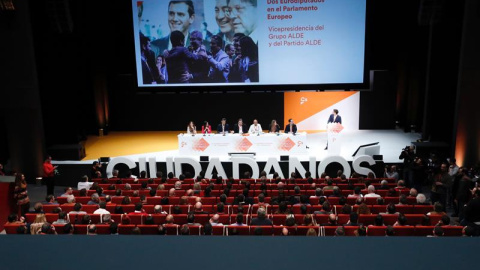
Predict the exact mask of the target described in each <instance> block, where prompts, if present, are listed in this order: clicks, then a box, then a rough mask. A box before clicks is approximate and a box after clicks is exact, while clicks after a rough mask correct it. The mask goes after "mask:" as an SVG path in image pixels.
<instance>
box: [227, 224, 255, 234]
mask: <svg viewBox="0 0 480 270" xmlns="http://www.w3.org/2000/svg"><path fill="white" fill-rule="evenodd" d="M226 233H227V235H249V234H250V227H249V226H226Z"/></svg>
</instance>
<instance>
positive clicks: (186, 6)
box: [151, 1, 195, 56]
mask: <svg viewBox="0 0 480 270" xmlns="http://www.w3.org/2000/svg"><path fill="white" fill-rule="evenodd" d="M194 20H195V9H194V7H193V2H192V1H170V3H169V4H168V26H169V27H170V32H173V31H180V32H182V33H183V35H184V36H185V40H184V44H185V47H187V48H188V46H190V37H189V36H190V31H189V29H190V25H191V24H192V23H193V21H194ZM151 45H152V50H153V51H154V52H155V56H158V55H160V54H163V51H165V50H170V49H172V44H171V43H170V34H168V35H166V36H164V37H162V38H159V39H157V40H154V41H152V42H151Z"/></svg>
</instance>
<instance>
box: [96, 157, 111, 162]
mask: <svg viewBox="0 0 480 270" xmlns="http://www.w3.org/2000/svg"><path fill="white" fill-rule="evenodd" d="M98 161H100V163H108V162H110V158H109V157H101V158H99V159H98Z"/></svg>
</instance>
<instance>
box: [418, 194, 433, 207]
mask: <svg viewBox="0 0 480 270" xmlns="http://www.w3.org/2000/svg"><path fill="white" fill-rule="evenodd" d="M417 204H418V205H430V203H428V202H427V197H425V195H423V194H422V193H418V195H417Z"/></svg>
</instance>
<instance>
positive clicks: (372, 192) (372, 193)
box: [364, 185, 382, 198]
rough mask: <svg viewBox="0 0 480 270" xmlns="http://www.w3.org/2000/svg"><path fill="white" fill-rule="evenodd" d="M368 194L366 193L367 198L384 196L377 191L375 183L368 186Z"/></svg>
mask: <svg viewBox="0 0 480 270" xmlns="http://www.w3.org/2000/svg"><path fill="white" fill-rule="evenodd" d="M367 190H368V194H366V195H365V196H364V197H365V198H380V197H382V196H380V195H378V194H376V193H375V187H374V186H373V185H370V186H368V188H367Z"/></svg>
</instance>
